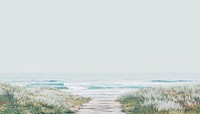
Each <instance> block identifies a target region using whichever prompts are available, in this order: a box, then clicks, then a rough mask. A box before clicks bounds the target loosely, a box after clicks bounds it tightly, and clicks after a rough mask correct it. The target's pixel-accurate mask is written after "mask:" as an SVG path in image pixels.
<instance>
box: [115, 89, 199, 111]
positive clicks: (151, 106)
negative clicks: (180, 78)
mask: <svg viewBox="0 0 200 114" xmlns="http://www.w3.org/2000/svg"><path fill="white" fill-rule="evenodd" d="M119 101H120V102H121V103H122V106H123V111H124V112H126V113H127V114H184V113H185V114H200V85H182V86H173V87H172V86H171V87H153V88H145V89H141V90H138V91H133V92H129V93H126V94H124V95H123V96H121V97H120V98H119Z"/></svg>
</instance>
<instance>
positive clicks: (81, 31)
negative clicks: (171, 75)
mask: <svg viewBox="0 0 200 114" xmlns="http://www.w3.org/2000/svg"><path fill="white" fill-rule="evenodd" d="M199 5H200V1H198V0H192V1H188V0H165V1H163V0H151V1H150V0H135V1H134V0H84V1H83V0H69V1H66V0H59V1H55V0H33V1H29V0H28V1H27V0H17V1H16V0H9V1H8V0H2V1H0V72H199V71H200V51H199V49H200V21H199V20H200V15H199V11H200V7H199Z"/></svg>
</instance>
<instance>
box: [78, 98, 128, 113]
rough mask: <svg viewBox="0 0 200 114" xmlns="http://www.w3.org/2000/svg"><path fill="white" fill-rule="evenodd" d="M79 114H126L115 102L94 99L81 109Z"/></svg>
mask: <svg viewBox="0 0 200 114" xmlns="http://www.w3.org/2000/svg"><path fill="white" fill-rule="evenodd" d="M77 114H125V113H123V112H122V111H121V105H120V103H119V102H117V101H115V100H100V99H93V100H91V101H90V102H88V103H86V104H84V105H83V106H82V107H80V108H79V111H78V112H77Z"/></svg>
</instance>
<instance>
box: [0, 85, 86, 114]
mask: <svg viewBox="0 0 200 114" xmlns="http://www.w3.org/2000/svg"><path fill="white" fill-rule="evenodd" d="M89 100H90V99H89V98H83V97H80V96H77V95H71V94H69V93H66V92H64V91H60V90H58V89H53V88H35V87H21V86H13V85H11V84H8V83H0V114H12V113H13V114H55V113H56V114H70V113H72V114H73V113H75V112H76V111H77V109H78V108H79V107H80V106H81V105H82V104H83V103H86V102H88V101H89Z"/></svg>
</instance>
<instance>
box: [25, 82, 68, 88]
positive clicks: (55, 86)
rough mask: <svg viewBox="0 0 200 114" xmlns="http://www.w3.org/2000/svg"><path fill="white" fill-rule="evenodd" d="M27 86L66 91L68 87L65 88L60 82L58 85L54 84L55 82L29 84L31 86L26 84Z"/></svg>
mask: <svg viewBox="0 0 200 114" xmlns="http://www.w3.org/2000/svg"><path fill="white" fill-rule="evenodd" d="M27 86H29V87H50V88H57V89H68V87H66V86H65V85H64V83H62V82H58V83H55V82H48V83H46V82H40V83H31V84H28V85H27Z"/></svg>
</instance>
